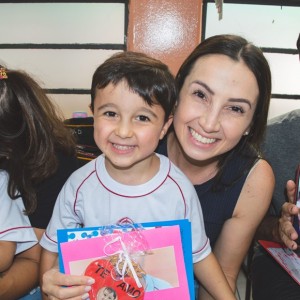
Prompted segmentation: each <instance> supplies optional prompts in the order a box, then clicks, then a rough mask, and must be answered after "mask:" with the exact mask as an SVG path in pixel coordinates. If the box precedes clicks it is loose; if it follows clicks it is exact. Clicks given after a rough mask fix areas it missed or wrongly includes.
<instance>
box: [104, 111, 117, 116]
mask: <svg viewBox="0 0 300 300" xmlns="http://www.w3.org/2000/svg"><path fill="white" fill-rule="evenodd" d="M104 115H105V116H107V117H115V116H116V115H117V114H116V113H115V112H113V111H106V112H105V113H104Z"/></svg>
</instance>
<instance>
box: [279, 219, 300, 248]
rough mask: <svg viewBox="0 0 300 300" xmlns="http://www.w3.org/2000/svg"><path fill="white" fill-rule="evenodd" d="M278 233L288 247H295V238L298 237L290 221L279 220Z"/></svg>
mask: <svg viewBox="0 0 300 300" xmlns="http://www.w3.org/2000/svg"><path fill="white" fill-rule="evenodd" d="M279 235H280V238H281V240H282V242H283V243H284V244H285V245H286V246H287V247H288V248H290V249H293V250H295V249H296V248H297V243H296V242H295V240H296V239H297V238H298V234H297V232H296V231H295V229H294V227H293V225H292V224H291V222H286V221H283V220H282V219H280V220H279Z"/></svg>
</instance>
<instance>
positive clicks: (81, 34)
mask: <svg viewBox="0 0 300 300" xmlns="http://www.w3.org/2000/svg"><path fill="white" fill-rule="evenodd" d="M0 19H1V24H2V26H0V64H3V65H5V66H7V67H8V68H13V69H22V70H25V71H27V72H28V73H30V74H31V75H32V76H33V77H34V78H35V79H36V80H37V81H38V82H39V83H40V84H41V85H42V87H43V88H45V89H66V90H68V93H72V89H82V90H89V89H90V85H91V80H92V75H93V72H94V71H95V69H96V67H97V66H98V65H100V64H101V63H102V62H103V61H104V60H105V59H106V58H108V57H109V56H111V55H112V54H113V53H114V52H118V51H122V50H113V49H83V48H92V47H93V46H94V45H97V44H98V45H99V44H114V45H122V44H123V45H124V43H125V39H124V32H125V29H124V27H125V6H124V4H123V3H25V4H24V3H1V4H0ZM1 44H2V45H4V44H11V46H8V47H9V48H8V49H4V48H3V46H2V48H1ZM21 44H33V46H32V47H30V46H29V47H27V46H26V45H25V46H24V45H23V46H21ZM55 45H57V47H55ZM20 46H21V47H23V48H22V49H17V48H18V47H20ZM41 46H42V48H44V49H38V48H41ZM26 47H27V49H26ZM47 47H48V49H47ZM51 48H52V49H51ZM53 48H58V49H53ZM67 48H73V49H67ZM112 48H113V47H112ZM49 96H50V98H51V99H53V101H54V102H56V103H58V105H59V106H60V107H61V109H62V110H63V112H64V115H65V117H66V118H69V117H71V115H72V113H73V112H74V111H86V112H88V113H90V112H89V108H88V105H89V102H90V97H89V94H88V91H87V93H86V94H76V93H74V94H49Z"/></svg>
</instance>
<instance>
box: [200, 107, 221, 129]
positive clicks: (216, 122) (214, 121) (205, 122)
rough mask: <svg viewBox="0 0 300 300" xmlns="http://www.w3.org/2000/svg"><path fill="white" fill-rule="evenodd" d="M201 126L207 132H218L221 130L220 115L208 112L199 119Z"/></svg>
mask: <svg viewBox="0 0 300 300" xmlns="http://www.w3.org/2000/svg"><path fill="white" fill-rule="evenodd" d="M199 124H200V126H201V127H202V129H203V130H204V131H205V132H207V133H211V132H217V131H219V130H220V114H219V112H218V111H214V110H207V111H206V112H205V114H204V115H202V116H201V117H200V118H199Z"/></svg>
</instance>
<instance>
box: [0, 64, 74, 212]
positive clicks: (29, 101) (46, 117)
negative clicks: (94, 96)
mask: <svg viewBox="0 0 300 300" xmlns="http://www.w3.org/2000/svg"><path fill="white" fill-rule="evenodd" d="M0 69H1V70H2V75H3V74H5V77H3V76H2V78H0V169H4V170H6V171H7V172H8V174H9V182H8V195H9V196H10V198H12V199H16V198H18V197H20V196H22V198H23V201H24V205H25V209H26V213H27V214H31V213H33V212H34V210H35V208H36V205H37V202H36V201H37V200H36V186H37V184H39V183H40V182H42V181H43V180H45V179H46V178H48V177H50V176H51V175H52V174H53V173H54V172H55V171H56V169H57V167H58V159H57V157H56V151H61V152H62V153H65V154H70V155H73V154H74V155H75V141H74V139H73V136H72V135H71V133H70V131H69V130H68V129H67V128H65V126H64V124H63V117H62V114H61V113H60V112H59V110H58V109H57V108H56V107H55V106H54V104H53V103H52V102H51V101H50V99H49V98H48V97H47V95H46V94H45V92H44V91H43V90H42V88H41V87H40V86H39V84H38V83H37V82H36V81H35V80H34V79H33V78H32V77H31V76H29V75H28V74H27V73H25V72H23V71H16V70H9V69H8V70H7V69H5V68H3V67H1V66H0Z"/></svg>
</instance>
